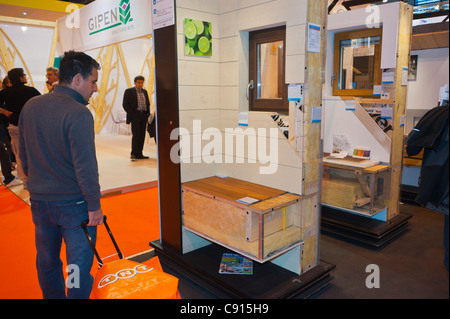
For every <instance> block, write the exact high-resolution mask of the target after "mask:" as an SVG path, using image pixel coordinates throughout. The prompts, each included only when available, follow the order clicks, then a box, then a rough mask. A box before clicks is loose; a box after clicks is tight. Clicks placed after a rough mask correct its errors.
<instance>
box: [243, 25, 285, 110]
mask: <svg viewBox="0 0 450 319" xmlns="http://www.w3.org/2000/svg"><path fill="white" fill-rule="evenodd" d="M276 41H283V62H282V63H280V64H282V65H280V72H279V74H278V86H279V88H280V89H281V90H282V98H279V99H258V98H256V96H257V95H256V93H257V89H256V85H257V76H258V75H257V72H258V67H257V48H258V44H263V43H270V42H276ZM285 68H286V26H282V27H276V28H271V29H265V30H259V31H253V32H250V33H249V82H250V81H252V80H253V83H254V87H253V89H251V90H249V99H248V100H249V110H250V111H270V112H278V113H288V112H289V101H288V96H287V91H288V85H287V84H286V82H285Z"/></svg>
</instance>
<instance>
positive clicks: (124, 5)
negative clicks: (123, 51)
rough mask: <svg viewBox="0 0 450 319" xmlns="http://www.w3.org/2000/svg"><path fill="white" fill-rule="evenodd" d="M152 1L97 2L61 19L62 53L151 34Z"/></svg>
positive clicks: (59, 25) (59, 23) (59, 24)
mask: <svg viewBox="0 0 450 319" xmlns="http://www.w3.org/2000/svg"><path fill="white" fill-rule="evenodd" d="M151 1H152V0H96V1H94V2H92V3H90V4H88V5H86V6H84V7H82V8H81V9H79V10H76V11H74V12H72V13H70V14H69V15H67V16H65V17H63V18H61V19H59V20H58V28H59V43H60V44H61V50H62V52H65V51H68V50H77V51H87V50H92V49H96V48H101V47H104V46H108V45H111V44H115V43H120V42H124V41H128V40H131V39H135V38H139V37H144V36H148V35H149V34H152V31H153V29H152V20H151V15H152V14H151V6H152V2H151Z"/></svg>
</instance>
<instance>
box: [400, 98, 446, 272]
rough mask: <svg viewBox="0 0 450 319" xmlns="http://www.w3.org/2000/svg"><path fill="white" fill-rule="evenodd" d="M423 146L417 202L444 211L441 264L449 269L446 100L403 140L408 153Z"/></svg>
mask: <svg viewBox="0 0 450 319" xmlns="http://www.w3.org/2000/svg"><path fill="white" fill-rule="evenodd" d="M422 149H424V153H423V160H422V167H421V170H420V178H419V191H418V195H417V197H416V202H418V203H419V204H421V205H423V206H426V207H428V208H430V209H433V210H435V211H438V212H441V213H443V214H445V224H444V247H445V257H444V264H445V267H446V268H447V271H448V248H449V233H448V230H449V219H448V218H449V216H448V212H449V179H448V174H449V171H448V159H449V122H448V103H447V104H446V105H443V106H438V107H435V108H433V109H431V110H430V111H428V112H427V113H426V114H425V115H424V116H423V117H422V119H421V120H420V121H419V123H417V125H416V126H415V127H414V129H413V130H412V131H411V133H410V134H409V135H408V138H407V140H406V152H407V153H408V155H409V156H413V155H416V154H418V153H419V152H420V151H421V150H422Z"/></svg>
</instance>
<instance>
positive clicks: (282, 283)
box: [150, 240, 336, 299]
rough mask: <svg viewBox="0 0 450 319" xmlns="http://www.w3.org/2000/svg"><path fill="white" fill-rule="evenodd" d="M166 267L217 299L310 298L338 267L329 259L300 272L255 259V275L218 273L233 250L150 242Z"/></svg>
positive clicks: (213, 245) (212, 246) (330, 279)
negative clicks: (180, 250) (179, 248)
mask: <svg viewBox="0 0 450 319" xmlns="http://www.w3.org/2000/svg"><path fill="white" fill-rule="evenodd" d="M150 246H152V247H153V248H155V252H156V255H157V256H158V257H159V258H160V260H161V262H162V263H164V265H165V266H168V267H170V268H172V269H173V270H175V271H176V272H178V273H180V274H182V275H183V276H185V277H187V278H189V279H190V280H192V281H193V282H195V283H196V284H198V285H199V286H201V287H202V288H204V289H206V290H208V291H209V292H211V293H212V294H213V295H215V296H217V297H218V298H242V299H288V298H308V297H309V296H311V295H312V294H314V293H315V292H317V291H318V290H320V289H322V288H323V287H325V286H326V285H328V284H329V283H330V282H331V281H332V280H333V279H334V277H333V276H332V275H331V272H332V270H333V269H334V268H335V267H336V266H335V265H332V264H330V263H328V262H325V261H321V262H320V264H319V265H318V266H316V267H314V268H313V269H311V270H309V271H307V272H306V273H305V274H302V275H297V274H295V273H293V272H291V271H288V270H286V269H284V268H282V267H279V266H277V265H275V264H273V263H270V262H266V263H264V264H260V263H258V262H253V275H225V274H219V265H220V261H221V258H222V254H223V253H225V252H231V251H230V250H228V249H226V248H224V247H222V246H220V245H216V244H211V245H208V246H206V247H203V248H200V249H197V250H194V251H192V252H189V253H187V254H180V253H178V252H176V251H174V250H172V249H170V248H168V247H164V245H162V244H161V242H160V240H156V241H152V242H150Z"/></svg>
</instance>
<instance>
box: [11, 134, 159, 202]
mask: <svg viewBox="0 0 450 319" xmlns="http://www.w3.org/2000/svg"><path fill="white" fill-rule="evenodd" d="M95 145H96V151H97V161H98V169H99V177H100V187H101V191H102V194H103V196H107V195H114V194H120V193H126V192H130V191H135V190H139V189H143V188H149V187H154V186H157V185H158V166H157V148H156V144H155V142H154V140H153V138H149V136H148V135H147V138H146V141H145V144H144V151H143V153H144V155H146V156H149V157H150V158H149V159H147V160H137V161H131V160H130V151H131V135H125V134H115V135H113V134H98V135H96V138H95ZM14 174H15V175H16V176H17V174H16V172H14ZM11 190H12V191H13V192H14V193H15V194H16V195H17V196H19V197H20V198H21V199H22V200H24V201H25V202H27V203H28V204H29V197H30V196H29V193H28V191H27V190H25V189H23V186H22V185H18V186H13V187H11Z"/></svg>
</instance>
